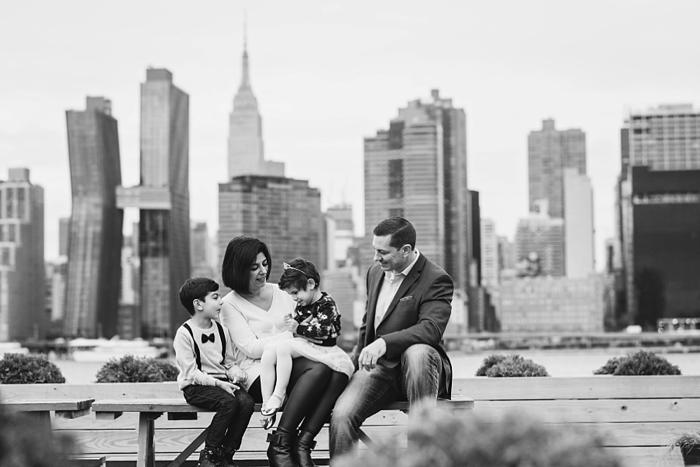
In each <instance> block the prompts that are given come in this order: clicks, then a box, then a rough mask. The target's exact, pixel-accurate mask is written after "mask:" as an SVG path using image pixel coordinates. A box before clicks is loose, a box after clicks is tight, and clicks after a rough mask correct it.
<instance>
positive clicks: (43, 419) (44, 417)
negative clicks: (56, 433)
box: [28, 411, 51, 439]
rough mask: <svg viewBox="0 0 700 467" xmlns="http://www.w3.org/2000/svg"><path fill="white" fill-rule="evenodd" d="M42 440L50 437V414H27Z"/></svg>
mask: <svg viewBox="0 0 700 467" xmlns="http://www.w3.org/2000/svg"><path fill="white" fill-rule="evenodd" d="M28 414H29V417H31V418H32V419H33V420H34V422H35V423H36V424H37V428H38V429H39V431H40V433H41V436H42V437H43V438H44V439H49V438H50V437H51V412H48V411H46V412H28Z"/></svg>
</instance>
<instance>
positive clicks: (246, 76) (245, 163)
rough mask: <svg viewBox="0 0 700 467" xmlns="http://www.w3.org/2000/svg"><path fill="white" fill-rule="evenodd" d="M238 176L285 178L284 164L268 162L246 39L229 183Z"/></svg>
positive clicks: (231, 120)
mask: <svg viewBox="0 0 700 467" xmlns="http://www.w3.org/2000/svg"><path fill="white" fill-rule="evenodd" d="M238 175H274V176H279V177H282V176H284V163H282V162H273V161H266V160H265V151H264V144H263V136H262V117H261V116H260V112H259V110H258V100H257V98H256V97H255V94H253V88H252V87H251V84H250V66H249V62H248V42H247V39H246V38H244V41H243V59H242V73H241V84H240V86H239V87H238V92H237V93H236V96H235V97H234V99H233V110H232V111H231V113H230V114H229V134H228V179H229V180H230V179H231V178H233V177H236V176H238Z"/></svg>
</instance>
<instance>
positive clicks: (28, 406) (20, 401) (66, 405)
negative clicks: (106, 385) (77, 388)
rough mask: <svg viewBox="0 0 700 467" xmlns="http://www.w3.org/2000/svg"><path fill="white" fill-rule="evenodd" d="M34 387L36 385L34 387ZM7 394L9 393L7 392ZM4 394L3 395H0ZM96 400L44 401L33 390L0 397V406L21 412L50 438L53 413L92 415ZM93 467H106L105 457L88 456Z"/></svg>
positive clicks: (67, 415)
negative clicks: (92, 406) (91, 408)
mask: <svg viewBox="0 0 700 467" xmlns="http://www.w3.org/2000/svg"><path fill="white" fill-rule="evenodd" d="M32 386H33V387H34V386H35V385H32ZM6 392H7V391H6ZM0 394H2V393H0ZM93 401H94V399H78V398H64V399H43V398H38V397H37V396H36V395H35V394H34V391H32V388H28V389H27V390H26V391H21V392H20V393H15V394H13V395H10V394H7V393H5V394H3V395H0V404H1V405H2V406H4V407H5V408H7V409H8V410H10V411H12V412H21V413H24V414H26V415H28V416H30V417H31V418H33V419H34V420H35V421H36V423H37V429H38V430H39V431H40V432H41V433H42V435H43V436H50V433H51V413H53V414H54V415H55V417H62V418H67V419H74V418H77V417H82V416H85V415H87V414H89V413H90V407H91V405H92V402H93ZM85 460H86V461H88V462H89V465H91V466H95V467H97V466H104V465H106V458H105V457H104V456H101V457H100V456H88V457H86V458H85Z"/></svg>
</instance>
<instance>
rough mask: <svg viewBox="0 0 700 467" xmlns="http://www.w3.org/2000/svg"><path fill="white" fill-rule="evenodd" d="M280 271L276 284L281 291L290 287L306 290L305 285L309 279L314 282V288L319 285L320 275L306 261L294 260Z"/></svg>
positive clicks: (301, 259)
mask: <svg viewBox="0 0 700 467" xmlns="http://www.w3.org/2000/svg"><path fill="white" fill-rule="evenodd" d="M285 264H287V265H288V266H287V267H285V268H284V270H283V271H282V275H281V276H280V280H279V282H278V285H279V288H280V289H282V290H285V289H288V288H290V287H295V288H296V289H297V290H306V285H307V283H308V280H309V279H313V280H314V281H315V282H316V287H317V288H318V286H319V285H321V275H320V274H319V273H318V270H317V269H316V266H315V265H314V263H312V262H311V261H306V260H305V259H304V258H295V259H293V260H291V261H290V262H289V263H285Z"/></svg>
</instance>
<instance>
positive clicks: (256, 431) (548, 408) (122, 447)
mask: <svg viewBox="0 0 700 467" xmlns="http://www.w3.org/2000/svg"><path fill="white" fill-rule="evenodd" d="M11 386H12V387H11ZM8 391H10V392H11V393H18V394H20V395H21V394H24V395H27V394H29V392H28V391H32V394H31V395H32V397H33V398H34V399H37V398H38V399H41V398H44V399H47V400H48V399H53V400H57V399H64V398H85V399H88V398H94V399H96V402H95V403H94V404H93V405H96V404H98V403H100V402H101V401H102V402H105V401H110V400H115V399H116V400H118V401H121V402H123V401H130V400H136V399H142V400H146V401H149V402H152V401H154V400H158V399H161V400H162V399H176V400H177V401H178V404H184V401H183V400H182V399H181V397H182V395H181V392H180V391H179V390H178V389H177V386H176V385H175V384H174V383H137V384H130V383H122V384H88V385H65V384H60V385H28V386H27V385H9V386H0V398H3V395H5V394H8ZM453 396H454V398H455V399H459V398H461V397H468V398H473V400H474V410H475V411H476V413H482V414H485V415H500V414H503V413H504V412H506V411H509V410H513V409H518V410H524V411H530V412H532V413H533V414H534V416H536V417H539V418H543V419H544V420H545V421H547V422H548V423H553V424H558V425H561V426H562V427H566V426H567V425H571V424H577V425H581V426H588V427H591V428H594V429H597V430H600V431H602V433H603V434H604V436H605V440H606V446H607V447H606V449H609V450H611V451H613V452H614V453H616V454H618V455H619V456H620V458H621V460H622V461H623V463H624V464H623V465H624V466H625V467H645V466H649V467H651V466H655V467H656V466H663V467H673V466H682V465H683V464H682V460H680V457H679V453H678V452H677V450H672V449H670V445H671V443H672V442H673V440H674V439H675V438H676V437H677V436H678V435H680V434H681V433H683V432H688V431H700V376H589V377H580V378H466V379H458V380H455V381H454V384H453ZM158 410H161V408H158ZM173 410H174V408H173ZM188 410H189V409H188ZM162 413H166V412H162ZM167 413H177V412H167ZM196 414H197V415H198V418H197V420H172V419H170V418H169V417H159V418H158V419H156V420H155V421H154V431H155V433H154V443H155V446H156V452H155V460H156V461H167V462H170V461H172V460H173V459H175V458H176V457H177V456H178V454H180V453H181V452H182V451H183V450H184V449H185V448H186V447H187V446H188V445H189V444H190V443H191V442H192V440H193V439H195V438H197V436H199V435H200V434H201V432H202V430H204V428H206V427H207V425H208V424H209V422H210V421H211V416H212V414H211V413H202V412H197V413H196ZM138 419H139V413H138V412H133V413H127V412H124V414H123V415H122V416H121V417H119V418H117V419H111V420H104V419H102V418H99V419H98V418H97V417H96V416H95V415H94V414H93V415H90V416H87V417H79V418H75V419H66V418H58V417H56V418H54V420H53V428H54V430H63V431H65V432H68V433H71V434H73V435H74V436H75V437H76V438H77V440H78V442H79V443H80V444H81V445H82V451H83V453H84V454H85V455H94V456H107V458H108V460H109V461H110V462H111V461H112V460H115V461H119V460H129V461H131V462H133V461H134V460H135V459H136V456H137V453H138V451H139V450H138V436H137V431H136V429H135V427H137V426H138V423H139V421H138ZM406 419H407V416H406V415H405V414H403V413H401V412H400V411H383V412H380V413H379V414H377V415H375V416H373V417H370V418H369V419H368V420H367V421H366V422H365V424H364V425H363V429H364V431H365V432H366V433H367V435H368V436H369V437H371V438H372V439H377V438H381V437H383V436H388V435H391V434H394V433H401V432H403V431H404V427H403V425H404V424H405V423H406ZM317 441H318V445H317V447H316V450H315V451H314V459H317V458H318V459H321V460H322V462H323V461H327V459H328V436H327V428H324V430H323V431H322V433H321V434H320V435H319V436H318V437H317ZM266 448H267V442H266V432H265V430H263V429H262V428H260V425H259V416H258V415H253V417H252V419H251V423H250V426H249V429H248V431H247V432H246V435H245V437H244V439H243V445H242V446H241V451H240V452H239V454H237V457H238V456H239V455H240V457H241V459H244V460H245V459H248V460H251V461H252V460H255V459H257V460H259V461H260V464H262V465H264V461H265V449H266ZM195 459H196V455H195V454H193V455H192V456H190V457H189V460H195Z"/></svg>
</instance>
